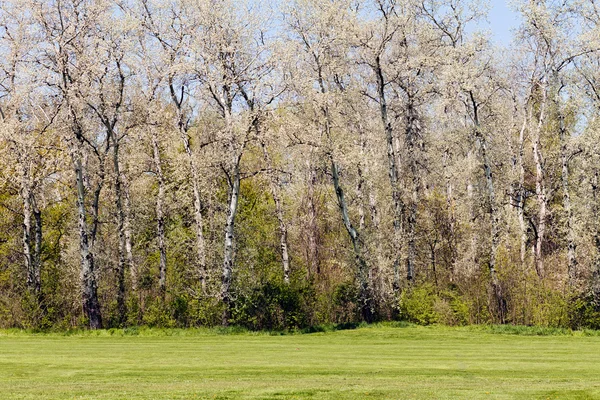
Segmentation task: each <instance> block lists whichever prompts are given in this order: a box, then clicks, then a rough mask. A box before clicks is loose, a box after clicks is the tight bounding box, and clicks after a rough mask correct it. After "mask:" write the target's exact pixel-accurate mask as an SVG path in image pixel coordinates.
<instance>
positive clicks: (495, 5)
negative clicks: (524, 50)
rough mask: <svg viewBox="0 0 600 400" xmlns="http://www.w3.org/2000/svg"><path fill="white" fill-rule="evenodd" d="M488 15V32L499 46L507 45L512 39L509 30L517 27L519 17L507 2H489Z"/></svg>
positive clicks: (491, 0)
mask: <svg viewBox="0 0 600 400" xmlns="http://www.w3.org/2000/svg"><path fill="white" fill-rule="evenodd" d="M490 4H491V8H490V13H489V15H488V20H489V22H490V30H491V31H492V34H493V37H494V40H495V41H496V43H497V44H499V45H508V44H509V43H510V40H511V38H512V33H511V29H513V28H516V27H517V26H518V25H519V17H518V15H517V13H515V12H513V11H512V10H511V8H510V6H509V5H508V0H490Z"/></svg>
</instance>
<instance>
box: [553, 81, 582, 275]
mask: <svg viewBox="0 0 600 400" xmlns="http://www.w3.org/2000/svg"><path fill="white" fill-rule="evenodd" d="M558 96H560V91H559V93H558ZM556 106H557V108H558V121H559V131H560V159H561V167H562V168H561V172H562V174H561V183H562V191H563V209H564V212H565V214H566V216H567V268H568V277H569V283H570V284H573V283H574V280H575V276H576V270H575V269H576V267H577V259H576V255H575V249H576V245H575V232H574V221H573V210H572V209H571V192H570V188H569V157H570V155H569V138H568V137H567V127H566V126H565V117H564V115H563V111H562V109H561V104H560V98H558V99H556Z"/></svg>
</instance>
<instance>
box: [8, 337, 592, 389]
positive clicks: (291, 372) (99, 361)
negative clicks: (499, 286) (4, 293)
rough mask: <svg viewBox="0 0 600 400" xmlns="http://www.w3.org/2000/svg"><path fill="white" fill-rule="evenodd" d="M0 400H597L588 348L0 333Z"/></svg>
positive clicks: (550, 340) (545, 343) (490, 341)
mask: <svg viewBox="0 0 600 400" xmlns="http://www.w3.org/2000/svg"><path fill="white" fill-rule="evenodd" d="M144 332H146V333H144ZM0 399H600V337H598V336H595V337H591V336H590V337H588V336H585V335H554V336H524V335H511V334H502V333H500V334H499V333H494V332H492V330H491V329H484V328H444V327H414V326H409V327H403V328H402V327H396V328H394V327H390V326H388V327H366V328H360V329H356V330H344V331H334V332H327V333H313V334H295V335H282V336H272V335H267V334H249V333H246V334H235V335H234V334H228V335H222V334H218V333H217V332H216V331H173V332H169V331H158V332H154V333H153V331H142V332H140V334H139V335H137V336H130V335H123V334H120V335H119V334H117V335H111V334H110V333H109V332H106V331H105V332H100V333H90V332H88V333H80V334H75V335H71V336H63V335H58V334H50V335H32V334H27V333H20V332H15V331H0Z"/></svg>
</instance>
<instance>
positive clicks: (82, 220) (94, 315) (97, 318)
mask: <svg viewBox="0 0 600 400" xmlns="http://www.w3.org/2000/svg"><path fill="white" fill-rule="evenodd" d="M73 161H74V168H75V179H76V185H77V209H78V217H79V218H78V221H79V223H78V225H79V253H80V255H81V282H82V286H83V291H82V300H83V312H84V314H85V316H86V317H87V318H88V320H89V326H90V328H91V329H101V328H102V315H101V313H100V303H99V301H98V285H97V283H96V271H95V265H94V253H93V252H92V251H91V249H90V233H89V232H88V224H87V221H86V218H87V215H86V214H87V213H86V205H85V197H86V196H85V194H86V193H85V187H84V174H83V165H82V162H81V154H79V153H78V154H77V155H75V159H74V160H73ZM92 241H93V240H92Z"/></svg>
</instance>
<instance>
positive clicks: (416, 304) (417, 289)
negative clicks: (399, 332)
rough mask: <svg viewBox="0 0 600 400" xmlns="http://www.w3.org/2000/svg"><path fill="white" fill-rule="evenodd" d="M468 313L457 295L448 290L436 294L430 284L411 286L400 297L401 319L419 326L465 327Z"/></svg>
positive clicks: (467, 321)
mask: <svg viewBox="0 0 600 400" xmlns="http://www.w3.org/2000/svg"><path fill="white" fill-rule="evenodd" d="M470 312H471V310H470V308H469V304H468V303H467V302H466V301H465V299H463V298H462V297H461V296H460V294H459V293H457V292H456V291H453V290H449V289H447V290H443V291H440V292H438V291H437V290H436V288H435V286H434V285H433V284H430V283H424V284H421V285H416V286H413V287H411V288H409V289H408V290H405V291H404V292H403V293H402V295H401V296H400V317H401V319H404V320H406V321H409V322H413V323H416V324H420V325H431V324H435V323H440V324H444V325H466V324H468V323H469V315H470Z"/></svg>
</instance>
